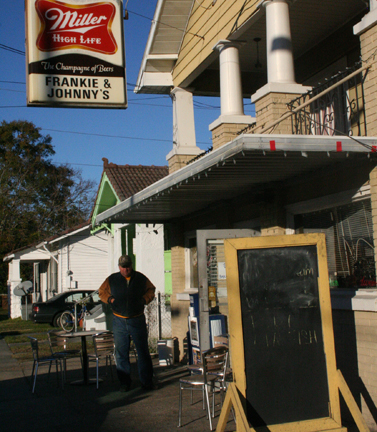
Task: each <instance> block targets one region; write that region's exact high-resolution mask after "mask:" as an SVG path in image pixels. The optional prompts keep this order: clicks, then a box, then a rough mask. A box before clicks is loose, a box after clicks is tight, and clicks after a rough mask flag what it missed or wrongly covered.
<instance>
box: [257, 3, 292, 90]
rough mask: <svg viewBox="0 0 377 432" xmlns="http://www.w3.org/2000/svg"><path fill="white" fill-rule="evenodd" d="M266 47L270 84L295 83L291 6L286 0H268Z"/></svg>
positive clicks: (264, 4)
mask: <svg viewBox="0 0 377 432" xmlns="http://www.w3.org/2000/svg"><path fill="white" fill-rule="evenodd" d="M263 6H264V7H265V9H266V27H267V28H266V46H267V71H268V75H267V78H268V82H274V83H295V72H294V63H293V53H292V38H291V27H290V24H289V6H288V3H287V1H286V0H272V1H270V0H268V1H265V2H264V3H263Z"/></svg>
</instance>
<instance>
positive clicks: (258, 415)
mask: <svg viewBox="0 0 377 432" xmlns="http://www.w3.org/2000/svg"><path fill="white" fill-rule="evenodd" d="M238 268H239V286H240V299H241V311H242V326H243V338H244V353H245V372H246V400H247V418H248V420H249V422H250V424H251V426H252V427H260V426H265V425H273V424H282V423H289V422H296V421H302V420H309V419H316V418H323V417H328V416H329V392H328V382H327V373H326V358H325V353H324V343H323V335H322V323H321V311H320V307H319V306H320V301H319V292H318V263H317V248H316V246H313V245H309V246H297V247H281V248H266V249H254V250H241V251H238Z"/></svg>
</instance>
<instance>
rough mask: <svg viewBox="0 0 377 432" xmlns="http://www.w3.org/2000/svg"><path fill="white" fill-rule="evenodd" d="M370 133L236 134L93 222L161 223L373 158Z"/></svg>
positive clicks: (374, 140)
mask: <svg viewBox="0 0 377 432" xmlns="http://www.w3.org/2000/svg"><path fill="white" fill-rule="evenodd" d="M376 146H377V138H376V137H373V138H371V137H368V138H367V137H357V139H355V138H351V137H344V136H332V137H329V136H312V135H311V136H307V135H241V136H239V137H238V138H237V139H235V140H233V141H231V142H229V143H228V144H226V145H224V146H222V147H220V148H219V149H217V150H214V151H212V152H211V153H208V154H207V155H205V156H203V157H202V158H201V159H199V160H197V161H195V162H192V163H191V164H189V165H187V166H186V167H184V168H181V169H180V170H178V171H176V172H174V173H172V174H170V175H168V176H167V177H165V178H163V179H161V180H160V181H158V182H156V183H154V184H152V185H151V186H149V187H147V188H146V189H144V190H142V191H140V192H139V193H137V194H136V195H134V196H132V197H130V198H128V199H126V200H125V201H123V202H121V203H120V204H118V205H116V206H114V207H112V208H111V209H109V210H107V211H105V212H103V213H101V214H100V215H98V216H97V218H96V224H101V223H103V222H111V223H131V222H137V223H143V222H144V223H148V222H154V223H164V222H168V221H171V220H173V219H176V218H182V217H184V216H187V215H189V214H192V213H195V212H198V211H201V210H203V209H205V208H207V207H209V206H211V205H213V204H214V203H216V202H218V201H224V200H229V199H232V198H234V197H236V196H239V195H242V194H244V193H246V192H250V191H255V192H257V191H258V190H259V189H263V188H264V187H272V186H273V185H276V184H282V183H283V182H285V181H287V180H289V179H293V178H295V177H299V176H302V175H304V174H307V173H310V172H315V171H316V170H318V169H321V168H326V167H329V168H331V166H332V165H335V164H340V163H349V161H352V162H355V163H356V162H357V161H360V160H363V161H365V159H366V158H370V159H373V160H374V161H377V153H376V151H375V150H376Z"/></svg>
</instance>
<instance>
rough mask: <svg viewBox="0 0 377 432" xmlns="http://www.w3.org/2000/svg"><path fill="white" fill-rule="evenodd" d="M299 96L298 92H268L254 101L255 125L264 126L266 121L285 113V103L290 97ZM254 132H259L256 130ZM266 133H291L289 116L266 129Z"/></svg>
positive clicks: (273, 119)
mask: <svg viewBox="0 0 377 432" xmlns="http://www.w3.org/2000/svg"><path fill="white" fill-rule="evenodd" d="M298 96H301V95H299V94H297V95H295V94H285V93H268V94H267V95H266V96H264V97H262V98H261V99H259V100H258V101H256V102H255V115H256V120H257V124H256V127H257V128H259V127H262V128H263V127H265V126H266V125H267V124H268V123H270V122H273V121H275V120H277V119H279V118H280V117H281V116H282V115H283V114H285V113H286V112H287V111H288V109H287V103H288V102H290V101H291V100H292V99H295V98H296V97H298ZM255 133H259V132H258V130H256V131H255ZM268 133H275V134H291V133H292V126H291V117H289V118H288V119H286V120H284V121H282V122H281V123H279V124H278V125H276V126H275V127H274V128H272V129H271V130H269V131H268Z"/></svg>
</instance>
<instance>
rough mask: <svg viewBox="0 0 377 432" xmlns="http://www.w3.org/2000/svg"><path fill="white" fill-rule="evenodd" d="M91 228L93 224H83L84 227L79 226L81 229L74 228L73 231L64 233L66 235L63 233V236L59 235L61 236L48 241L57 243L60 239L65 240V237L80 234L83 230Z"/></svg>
mask: <svg viewBox="0 0 377 432" xmlns="http://www.w3.org/2000/svg"><path fill="white" fill-rule="evenodd" d="M90 228H91V225H90V224H87V225H85V226H83V227H81V228H79V229H77V230H74V231H71V232H69V233H67V234H64V235H61V236H59V237H56V238H54V239H52V240H50V241H49V242H48V243H49V244H54V243H57V242H59V241H61V240H64V239H65V238H67V237H72V236H75V235H78V234H80V233H81V232H82V231H86V230H89V229H90Z"/></svg>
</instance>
